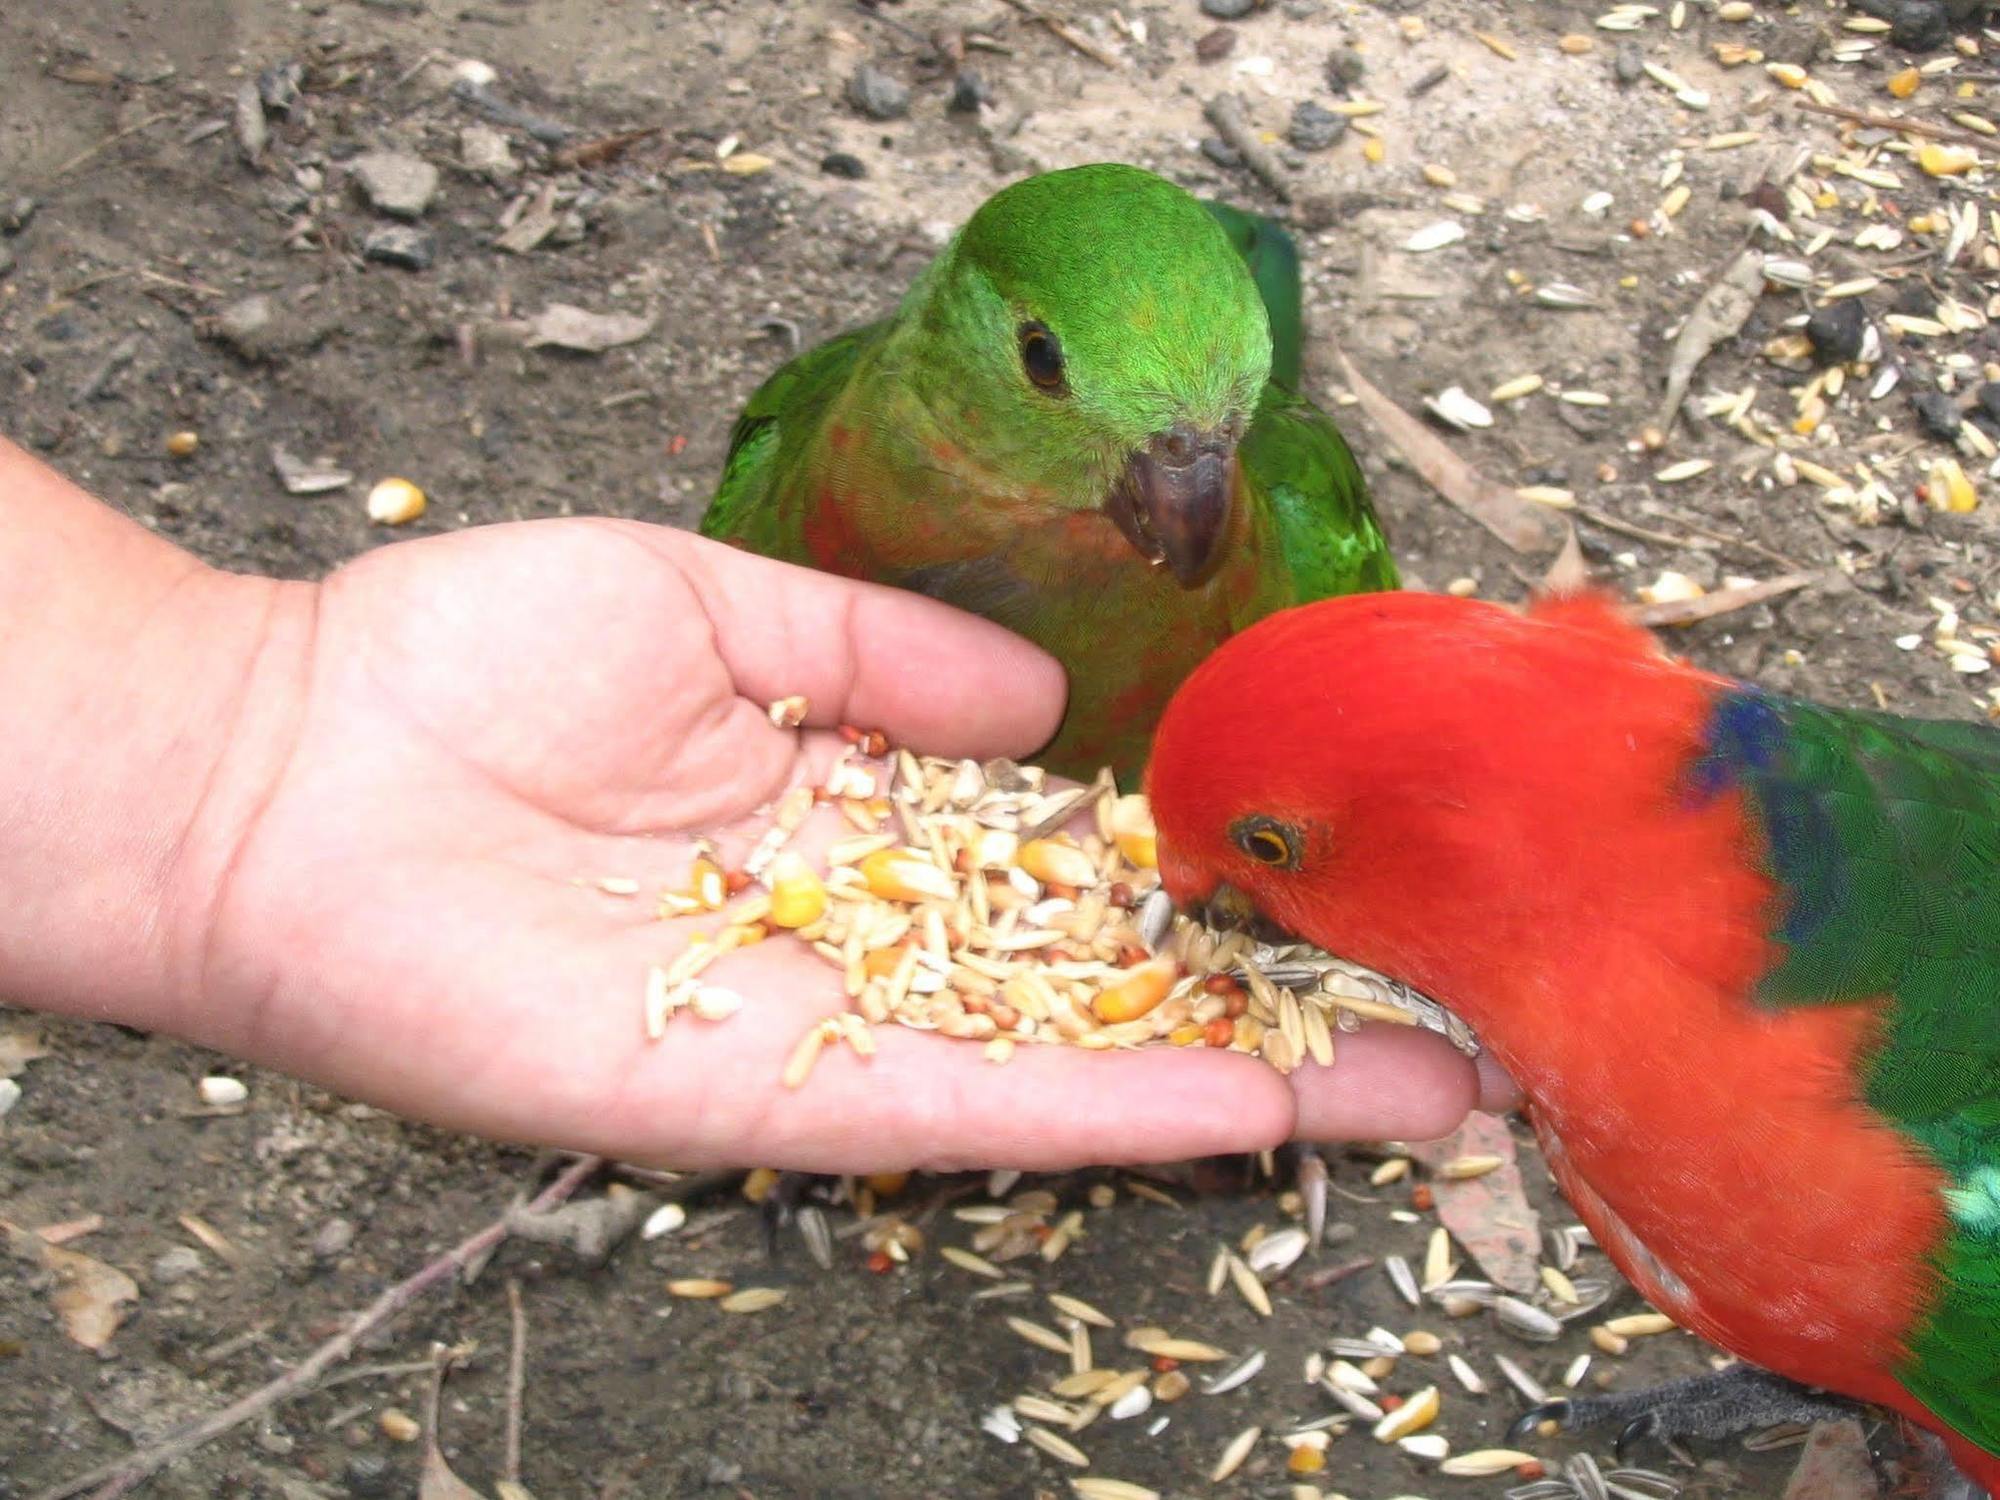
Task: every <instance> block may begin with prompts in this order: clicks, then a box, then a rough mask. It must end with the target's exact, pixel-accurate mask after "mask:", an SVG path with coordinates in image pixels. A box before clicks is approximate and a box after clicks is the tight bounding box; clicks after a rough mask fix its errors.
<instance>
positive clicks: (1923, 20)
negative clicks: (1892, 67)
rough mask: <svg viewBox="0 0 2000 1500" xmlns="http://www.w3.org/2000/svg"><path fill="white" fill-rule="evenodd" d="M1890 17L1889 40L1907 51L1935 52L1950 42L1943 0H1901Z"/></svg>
mask: <svg viewBox="0 0 2000 1500" xmlns="http://www.w3.org/2000/svg"><path fill="white" fill-rule="evenodd" d="M1887 19H1888V21H1889V40H1890V41H1892V42H1894V43H1895V44H1896V45H1897V46H1898V47H1901V48H1902V49H1903V50H1904V51H1906V52H1934V51H1936V50H1937V49H1938V48H1939V47H1944V46H1948V45H1949V44H1950V42H1951V16H1950V15H1949V14H1948V13H1947V12H1946V10H1945V8H1944V5H1943V0H1901V3H1900V4H1898V5H1896V6H1895V7H1894V9H1893V10H1892V11H1891V13H1890V15H1889V16H1888V18H1887Z"/></svg>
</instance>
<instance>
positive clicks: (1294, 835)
mask: <svg viewBox="0 0 2000 1500" xmlns="http://www.w3.org/2000/svg"><path fill="white" fill-rule="evenodd" d="M1229 837H1230V839H1231V840H1232V841H1233V842H1234V843H1235V845H1236V847H1237V848H1239V849H1241V850H1242V851H1243V852H1244V853H1245V854H1247V855H1249V856H1250V857H1251V858H1252V859H1254V860H1256V861H1257V863H1258V864H1260V865H1270V866H1272V867H1273V868H1275V869H1280V870H1296V869H1297V868H1298V867H1299V855H1300V842H1299V835H1298V832H1297V830H1296V829H1293V828H1290V827H1288V826H1287V825H1285V824H1283V823H1280V822H1279V821H1278V820H1277V819H1276V818H1266V817H1262V816H1258V817H1253V818H1242V819H1239V820H1238V821H1237V822H1235V823H1233V824H1231V825H1230V829H1229Z"/></svg>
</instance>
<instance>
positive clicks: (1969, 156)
mask: <svg viewBox="0 0 2000 1500" xmlns="http://www.w3.org/2000/svg"><path fill="white" fill-rule="evenodd" d="M1917 165H1918V166H1920V167H1922V168H1923V169H1924V170H1925V171H1926V172H1928V173H1930V175H1931V176H1933V177H1957V176H1958V175H1960V174H1961V173H1964V172H1970V171H1971V170H1972V169H1973V168H1974V167H1976V166H1978V165H1979V153H1978V152H1977V151H1975V150H1973V148H1972V147H1970V146H1947V145H1946V144H1945V143H1944V142H1942V141H1925V142H1924V143H1923V145H1921V146H1919V147H1918V148H1917Z"/></svg>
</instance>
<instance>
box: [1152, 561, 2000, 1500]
mask: <svg viewBox="0 0 2000 1500" xmlns="http://www.w3.org/2000/svg"><path fill="white" fill-rule="evenodd" d="M1147 780H1148V790H1149V791H1150V793H1151V796H1152V804H1153V812H1154V817H1155V819H1156V821H1157V824H1158V829H1159V858H1160V870H1161V874H1162V877H1163V879H1164V881H1165V885H1166V888H1167V890H1168V892H1169V893H1170V894H1171V895H1172V896H1173V897H1174V898H1175V900H1176V901H1177V902H1179V903H1180V904H1182V905H1183V907H1189V906H1195V905H1199V904H1200V903H1202V902H1208V903H1210V905H1211V908H1213V907H1215V906H1216V905H1218V904H1219V905H1221V906H1222V907H1224V908H1230V909H1233V910H1235V911H1236V912H1238V913H1239V914H1242V913H1243V912H1245V910H1246V909H1248V908H1254V909H1255V910H1256V911H1257V912H1258V913H1260V914H1261V915H1262V916H1263V917H1265V918H1266V919H1268V920H1270V921H1273V922H1275V923H1277V924H1278V925H1280V926H1282V927H1284V928H1286V929H1288V930H1289V931H1290V932H1292V933H1294V934H1296V935H1297V936H1299V937H1302V938H1305V939H1307V940H1310V941H1312V942H1314V943H1317V944H1318V945H1320V946H1321V947H1323V948H1325V949H1327V950H1328V951H1330V952H1333V953H1337V954H1339V955H1340V956H1342V957H1344V958H1347V959H1350V960H1353V961H1355V962H1357V963H1360V964H1365V965H1367V966H1369V967H1372V968H1374V969H1377V970H1379V971H1381V972H1382V973H1383V974H1385V975H1388V976H1390V977H1391V978H1394V979H1397V980H1401V981H1403V982H1404V983H1406V984H1408V985H1410V986H1412V987H1413V988H1416V989H1418V990H1421V991H1422V992H1424V993H1425V994H1427V995H1429V996H1430V997H1431V998H1432V999H1434V1000H1436V1001H1438V1002H1439V1003H1440V1004H1443V1005H1445V1006H1447V1007H1449V1008H1450V1009H1451V1010H1452V1011H1453V1012H1455V1013H1456V1014H1457V1015H1458V1016H1459V1017H1460V1018H1461V1019H1462V1020H1464V1021H1465V1022H1466V1023H1468V1024H1469V1025H1470V1026H1471V1027H1472V1028H1474V1030H1475V1031H1476V1032H1477V1034H1478V1036H1479V1038H1480V1040H1481V1042H1482V1044H1483V1045H1484V1046H1485V1047H1487V1048H1488V1049H1489V1050H1491V1051H1492V1052H1493V1053H1494V1054H1495V1056H1496V1057H1497V1058H1498V1060H1499V1061H1500V1062H1501V1063H1502V1064H1503V1065H1504V1066H1505V1067H1506V1068H1507V1069H1508V1071H1509V1072H1510V1073H1511V1074H1512V1075H1513V1077H1514V1078H1515V1080H1516V1081H1517V1082H1518V1083H1519V1084H1520V1086H1521V1088H1522V1090H1523V1091H1524V1093H1525V1094H1526V1095H1527V1097H1528V1100H1529V1107H1530V1110H1531V1113H1532V1116H1533V1120H1534V1124H1535V1129H1536V1132H1537V1134H1538V1136H1539V1138H1540V1140H1541V1142H1542V1145H1543V1149H1544V1151H1545V1153H1546V1156H1547V1159H1548V1162H1549V1165H1550V1167H1551V1169H1552V1170H1553V1172H1554V1173H1555V1175H1556V1177H1557V1179H1558V1181H1559V1182H1560V1183H1561V1185H1562V1187H1563V1190H1564V1191H1565V1193H1566V1194H1567V1195H1568V1197H1569V1199H1570V1201H1571V1203H1572V1204H1573V1205H1574V1206H1575V1208H1576V1210H1577V1212H1578V1214H1579V1215H1581V1217H1582V1218H1583V1220H1584V1222H1585V1223H1586V1224H1587V1225H1588V1226H1589V1227H1590V1229H1591V1231H1592V1233H1593V1234H1594V1235H1595V1237H1596V1239H1597V1243H1598V1244H1599V1245H1601V1246H1602V1247H1603V1248H1604V1250H1605V1252H1606V1253H1607V1254H1608V1255H1609V1256H1610V1257H1611V1259H1612V1260H1613V1261H1614V1262H1616V1264H1617V1265H1618V1267H1619V1269H1620V1270H1621V1271H1623V1272H1624V1273H1625V1275H1626V1276H1627V1277H1628V1278H1629V1279H1630V1280H1631V1281H1632V1283H1633V1284H1634V1285H1635V1286H1637V1287H1638V1288H1639V1290H1640V1291H1641V1292H1642V1293H1644V1294H1645V1296H1646V1297H1648V1298H1649V1299H1650V1300H1651V1301H1652V1302H1653V1303H1654V1305H1655V1306H1657V1307H1659V1308H1660V1309H1661V1310H1662V1311H1664V1312H1666V1313H1668V1314H1670V1315H1671V1316H1672V1317H1674V1318H1675V1319H1676V1320H1677V1321H1678V1322H1679V1323H1681V1324H1682V1325H1683V1326H1685V1327H1687V1328H1689V1329H1691V1330H1693V1331H1694V1332H1696V1333H1698V1334H1700V1335H1701V1336H1702V1337H1704V1338H1706V1339H1708V1340H1710V1341H1711V1342H1713V1343H1716V1344H1719V1345H1721V1346H1722V1347H1723V1348H1725V1349H1728V1350H1731V1351H1733V1352H1734V1353H1736V1354H1737V1355H1739V1356H1741V1357H1742V1359H1744V1360H1746V1361H1749V1362H1751V1364H1753V1365H1756V1366H1761V1367H1762V1370H1757V1369H1751V1368H1749V1367H1748V1366H1737V1367H1735V1369H1734V1370H1733V1371H1732V1372H1725V1373H1724V1374H1723V1375H1719V1376H1704V1377H1700V1378H1699V1379H1696V1380H1692V1381H1684V1382H1680V1383H1678V1385H1676V1386H1665V1387H1660V1388H1659V1389H1658V1390H1656V1391H1648V1392H1635V1393H1625V1394H1618V1395H1608V1396H1592V1397H1579V1398H1576V1399H1574V1400H1571V1401H1567V1402H1559V1403H1554V1404H1553V1407H1552V1410H1551V1413H1550V1414H1553V1415H1557V1416H1559V1417H1563V1418H1566V1419H1568V1420H1569V1421H1571V1422H1572V1423H1574V1424H1576V1425H1583V1424H1586V1423H1589V1422H1594V1421H1600V1420H1605V1419H1612V1420H1618V1421H1622V1422H1624V1423H1626V1424H1627V1431H1628V1432H1631V1431H1633V1430H1635V1429H1636V1430H1639V1431H1645V1432H1650V1433H1653V1434H1655V1435H1660V1436H1670V1435H1695V1434H1704V1435H1721V1434H1723V1433H1725V1432H1728V1431H1731V1430H1741V1429H1742V1428H1744V1427H1748V1426H1751V1425H1763V1424H1766V1423H1769V1422H1772V1421H1777V1420H1790V1419H1795V1418H1798V1417H1801V1416H1805V1417H1811V1416H1817V1415H1824V1414H1825V1409H1826V1407H1827V1406H1828V1405H1829V1398H1828V1397H1827V1396H1825V1395H1823V1394H1819V1393H1822V1392H1831V1393H1838V1394H1839V1395H1844V1396H1846V1397H1852V1398H1857V1399H1859V1400H1863V1401H1869V1402H1874V1403H1878V1404H1880V1405H1882V1406H1886V1407H1889V1408H1891V1409H1893V1410H1895V1411H1896V1412H1899V1413H1901V1414H1902V1415H1903V1416H1904V1417H1906V1418H1908V1419H1909V1420H1910V1421H1911V1422H1913V1423H1914V1424H1916V1425H1917V1426H1919V1427H1921V1428H1924V1429H1928V1430H1929V1431H1930V1432H1933V1433H1935V1434H1937V1435H1938V1436H1939V1437H1940V1438H1941V1439H1942V1442H1943V1445H1944V1446H1945V1448H1947V1449H1948V1450H1949V1453H1950V1455H1951V1458H1952V1459H1953V1460H1955V1462H1956V1463H1957V1465H1958V1466H1959V1468H1960V1469H1961V1470H1962V1471H1963V1473H1964V1475H1966V1476H1969V1477H1970V1479H1971V1480H1973V1481H1976V1482H1977V1483H1979V1484H1981V1485H1984V1486H1985V1487H1986V1489H1987V1490H1989V1491H1991V1492H1993V1493H1994V1494H1995V1495H1996V1496H2000V878H1996V877H2000V730H1995V729H1992V728H1989V727H1987V726H1985V725H1975V724H1968V723H1957V722H1942V721H1924V720H1916V719H1904V718H1898V717H1896V716H1893V715H1889V714H1880V713H1861V712H1850V711H1844V710H1839V709H1833V708H1826V707H1821V706H1816V705H1813V704H1810V703H1805V702H1802V701H1798V700H1795V699H1787V698H1781V697H1778V696H1775V695H1771V694H1767V693H1764V692H1761V691H1759V690H1758V689H1756V688H1754V687H1751V686H1747V685H1745V684H1742V683H1738V682H1734V681H1731V680H1729V679H1727V678H1723V677H1718V676H1714V675H1711V674H1709V673H1706V672H1702V671H1698V670H1696V669H1694V668H1693V667H1691V666H1689V665H1687V664H1685V663H1684V662H1680V661H1677V660H1674V659H1672V658H1670V657H1668V656H1666V655H1665V654H1663V653H1662V652H1661V650H1660V649H1659V647H1658V646H1657V644H1656V643H1655V642H1654V641H1653V640H1652V638H1651V637H1650V636H1648V635H1647V634H1646V633H1645V632H1643V631H1641V630H1639V629H1637V628H1635V627H1633V626H1631V625H1630V624H1628V623H1627V622H1626V621H1625V620H1624V619H1623V617H1622V616H1621V615H1620V614H1619V612H1618V610H1617V608H1616V606H1615V605H1614V604H1613V603H1612V602H1610V601H1609V600H1607V599H1604V598H1602V597H1599V596H1596V595H1588V594H1586V595H1580V596H1572V597H1567V598H1563V599H1558V600H1552V601H1543V602H1541V603H1539V604H1537V605H1536V606H1534V607H1533V608H1531V610H1530V611H1529V612H1528V613H1527V614H1525V615H1523V614H1519V613H1516V612H1514V611H1512V610H1508V609H1505V608H1502V607H1500V606H1497V605H1492V604H1484V603H1479V602H1475V601H1470V600H1460V599H1452V598H1445V597H1440V596H1435V595H1419V594H1381V595H1369V596H1358V597H1351V598H1342V599H1336V600H1329V601H1326V602H1322V603H1318V604H1311V605H1306V606H1304V607H1301V608H1298V609H1293V610H1289V611H1286V612H1285V613H1282V614H1279V615H1276V616H1273V617H1271V618H1269V619H1267V620H1265V621H1263V622H1262V623H1260V624H1258V625H1256V626H1254V627H1252V628H1251V629H1249V630H1247V631H1245V632H1244V633H1242V634H1241V635H1238V636H1236V637H1235V638H1233V639H1232V640H1231V641H1229V642H1228V643H1226V644H1225V645H1224V646H1223V647H1222V648H1221V649H1220V650H1218V651H1217V652H1215V653H1214V654H1213V655H1212V656H1211V657H1209V658H1208V660H1207V661H1206V662H1204V663H1203V665H1202V666H1201V667H1200V668H1199V669H1198V670H1197V671H1196V672H1195V673H1194V675H1193V676H1192V677H1190V678H1189V680H1188V681H1187V682H1186V684H1185V685H1184V686H1183V687H1182V688H1181V689H1180V691H1179V693H1178V694H1177V695H1176V696H1175V697H1174V699H1173V700H1172V702H1171V704H1170V705H1169V707H1168V709H1167V711H1166V714H1165V716H1164V718H1163V719H1162V721H1161V724H1160V728H1159V732H1158V736H1157V738H1156V740H1155V743H1154V748H1153V754H1152V758H1151V762H1150V768H1149V771H1148V778H1147ZM1764 1370H1768V1371H1772V1372H1775V1373H1776V1375H1778V1376H1782V1377H1785V1379H1783V1380H1778V1379H1774V1378H1772V1376H1770V1375H1766V1374H1764V1373H1763V1371H1764ZM1792 1382H1796V1383H1797V1384H1792ZM1805 1388H1812V1389H1810V1390H1808V1389H1805Z"/></svg>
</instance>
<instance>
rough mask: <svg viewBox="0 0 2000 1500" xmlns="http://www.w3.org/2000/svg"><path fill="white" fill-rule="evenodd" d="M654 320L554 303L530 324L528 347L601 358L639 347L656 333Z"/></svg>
mask: <svg viewBox="0 0 2000 1500" xmlns="http://www.w3.org/2000/svg"><path fill="white" fill-rule="evenodd" d="M653 321H654V320H653V319H651V318H644V317H640V316H639V315H638V314H637V313H594V312H589V311H587V310H586V309H584V308H581V307H572V306H570V305H569V304H568V303H567V302H551V303H550V304H549V305H548V306H547V307H545V308H543V309H542V311H541V312H539V313H537V314H536V315H535V317H534V318H533V319H532V320H530V322H529V324H528V340H527V343H528V347H529V348H530V349H539V348H541V347H542V346H543V345H544V344H553V345H555V346H556V347H557V348H558V349H572V350H575V351H576V352H577V353H579V354H602V353H603V352H604V351H605V350H606V349H616V348H617V347H618V346H619V345H620V344H631V343H636V342H637V341H638V340H640V339H642V338H644V337H645V336H646V335H647V334H649V333H651V332H652V331H653Z"/></svg>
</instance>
